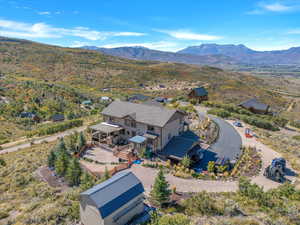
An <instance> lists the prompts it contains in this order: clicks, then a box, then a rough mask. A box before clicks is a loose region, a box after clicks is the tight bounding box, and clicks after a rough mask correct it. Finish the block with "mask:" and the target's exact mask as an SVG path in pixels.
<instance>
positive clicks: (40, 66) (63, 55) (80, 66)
mask: <svg viewBox="0 0 300 225" xmlns="http://www.w3.org/2000/svg"><path fill="white" fill-rule="evenodd" d="M0 70H1V71H0V74H1V73H2V74H5V75H7V76H9V77H14V78H15V79H22V80H24V79H31V80H35V81H39V82H47V83H54V84H56V85H58V84H59V85H65V86H68V87H71V88H77V90H78V91H79V90H81V91H84V92H87V93H90V92H98V93H99V92H100V89H101V88H104V87H108V86H109V87H111V86H113V87H122V88H124V87H128V88H132V87H136V88H138V87H139V84H140V83H144V84H149V85H152V84H155V83H160V82H169V81H174V82H175V81H191V82H195V81H197V82H200V83H206V84H208V86H209V87H210V88H209V89H210V92H211V94H210V95H211V98H213V99H216V100H219V101H229V102H235V103H237V102H239V101H241V100H244V99H245V98H249V97H259V98H261V99H262V100H264V101H265V102H266V103H270V104H271V105H273V106H275V107H276V106H281V105H282V104H283V102H284V101H283V99H281V98H280V97H279V96H276V95H275V94H272V93H269V92H267V91H265V89H266V85H267V84H265V83H264V81H263V80H261V79H259V78H256V77H253V76H249V75H245V74H242V73H235V72H228V71H224V70H221V69H217V68H213V67H208V66H203V67H199V66H191V65H185V64H176V63H159V62H153V61H133V60H128V59H123V58H118V57H113V56H108V55H104V54H102V53H99V52H96V51H90V50H84V49H72V48H62V47H56V46H49V45H44V44H39V43H34V42H29V41H23V40H17V39H7V38H6V39H5V38H2V39H0ZM187 88H188V87H187Z"/></svg>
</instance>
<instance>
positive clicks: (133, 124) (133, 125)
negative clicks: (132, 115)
mask: <svg viewBox="0 0 300 225" xmlns="http://www.w3.org/2000/svg"><path fill="white" fill-rule="evenodd" d="M131 127H134V128H136V122H135V121H134V120H132V121H131Z"/></svg>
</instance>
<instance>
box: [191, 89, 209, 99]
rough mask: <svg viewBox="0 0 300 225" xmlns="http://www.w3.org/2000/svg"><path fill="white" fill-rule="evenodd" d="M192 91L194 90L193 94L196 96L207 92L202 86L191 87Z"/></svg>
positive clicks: (204, 94)
mask: <svg viewBox="0 0 300 225" xmlns="http://www.w3.org/2000/svg"><path fill="white" fill-rule="evenodd" d="M192 91H194V92H195V95H196V96H198V97H202V96H206V95H208V92H207V90H206V89H205V88H204V87H197V88H194V89H192Z"/></svg>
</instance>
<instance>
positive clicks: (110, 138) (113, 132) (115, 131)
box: [90, 122, 126, 145]
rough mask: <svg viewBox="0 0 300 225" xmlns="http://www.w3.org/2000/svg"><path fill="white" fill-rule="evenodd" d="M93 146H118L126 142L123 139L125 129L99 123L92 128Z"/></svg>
mask: <svg viewBox="0 0 300 225" xmlns="http://www.w3.org/2000/svg"><path fill="white" fill-rule="evenodd" d="M90 129H91V141H92V143H93V144H107V145H117V144H121V143H122V142H124V144H125V142H126V140H124V138H123V134H124V128H123V127H121V126H118V125H113V124H109V123H105V122H103V123H99V124H96V125H93V126H91V127H90Z"/></svg>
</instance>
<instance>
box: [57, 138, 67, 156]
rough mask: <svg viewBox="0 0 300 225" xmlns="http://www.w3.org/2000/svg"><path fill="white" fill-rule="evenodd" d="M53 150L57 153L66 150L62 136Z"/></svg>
mask: <svg viewBox="0 0 300 225" xmlns="http://www.w3.org/2000/svg"><path fill="white" fill-rule="evenodd" d="M55 151H56V152H57V153H58V154H59V153H60V152H66V151H67V148H66V144H65V141H64V139H63V138H60V139H59V141H58V143H57V145H56V146H55Z"/></svg>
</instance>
